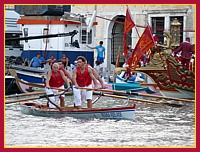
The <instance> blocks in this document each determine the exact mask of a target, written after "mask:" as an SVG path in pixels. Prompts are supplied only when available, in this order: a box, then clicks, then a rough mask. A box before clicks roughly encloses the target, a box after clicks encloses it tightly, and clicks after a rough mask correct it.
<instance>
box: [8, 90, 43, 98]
mask: <svg viewBox="0 0 200 152" xmlns="http://www.w3.org/2000/svg"><path fill="white" fill-rule="evenodd" d="M44 93H45V91H35V92H29V93H21V94H17V93H16V94H12V95H7V96H5V97H6V98H13V97H22V96H30V95H38V94H44Z"/></svg>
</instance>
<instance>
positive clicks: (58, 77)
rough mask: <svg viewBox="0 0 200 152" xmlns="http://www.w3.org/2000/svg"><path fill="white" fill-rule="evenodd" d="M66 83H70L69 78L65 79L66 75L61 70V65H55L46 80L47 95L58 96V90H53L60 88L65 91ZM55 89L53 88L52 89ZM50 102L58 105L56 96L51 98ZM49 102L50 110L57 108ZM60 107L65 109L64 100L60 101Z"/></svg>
mask: <svg viewBox="0 0 200 152" xmlns="http://www.w3.org/2000/svg"><path fill="white" fill-rule="evenodd" d="M64 82H66V83H67V82H68V80H67V78H66V77H65V74H64V72H63V71H62V70H59V64H58V63H54V64H53V66H52V70H50V71H49V72H48V75H47V79H46V83H45V85H46V88H45V91H46V94H47V95H49V94H54V95H56V94H57V93H58V90H57V89H53V88H59V89H64ZM52 87H53V88H52ZM49 100H51V102H53V103H56V96H54V97H49ZM51 102H49V104H48V106H49V108H55V106H54V105H53V104H52V103H51ZM60 106H61V107H64V106H65V103H64V100H60Z"/></svg>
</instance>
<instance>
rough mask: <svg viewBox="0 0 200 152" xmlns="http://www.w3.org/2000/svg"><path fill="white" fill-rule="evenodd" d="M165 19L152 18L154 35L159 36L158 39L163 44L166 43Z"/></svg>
mask: <svg viewBox="0 0 200 152" xmlns="http://www.w3.org/2000/svg"><path fill="white" fill-rule="evenodd" d="M164 21H165V18H164V17H152V18H151V25H152V33H153V34H155V35H157V37H158V39H159V40H160V42H161V43H164V36H163V31H164Z"/></svg>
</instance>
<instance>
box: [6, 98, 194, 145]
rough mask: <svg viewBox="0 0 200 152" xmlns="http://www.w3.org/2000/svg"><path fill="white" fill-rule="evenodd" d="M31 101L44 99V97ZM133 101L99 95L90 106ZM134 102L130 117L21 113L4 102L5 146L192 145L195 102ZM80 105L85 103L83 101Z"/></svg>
mask: <svg viewBox="0 0 200 152" xmlns="http://www.w3.org/2000/svg"><path fill="white" fill-rule="evenodd" d="M72 98H73V97H72V96H66V99H65V100H66V104H67V105H73V103H72V102H71V101H72ZM13 99H15V98H13ZM13 99H9V100H13ZM7 101H8V100H7ZM34 101H35V102H39V103H44V99H40V100H34ZM133 103H134V101H127V100H122V99H116V98H108V97H101V98H100V99H99V100H98V101H97V102H96V103H95V104H94V105H93V107H114V106H121V105H127V104H133ZM135 103H136V111H135V120H133V121H129V120H120V121H116V120H99V119H75V118H70V117H61V118H48V117H39V116H32V115H25V114H22V113H21V111H20V106H19V104H18V103H15V104H7V105H5V141H4V142H5V146H6V147H194V146H195V139H196V137H195V111H194V110H195V108H194V107H195V106H194V104H193V103H183V106H182V107H171V106H166V105H162V104H150V103H141V102H135ZM83 106H86V103H84V104H83Z"/></svg>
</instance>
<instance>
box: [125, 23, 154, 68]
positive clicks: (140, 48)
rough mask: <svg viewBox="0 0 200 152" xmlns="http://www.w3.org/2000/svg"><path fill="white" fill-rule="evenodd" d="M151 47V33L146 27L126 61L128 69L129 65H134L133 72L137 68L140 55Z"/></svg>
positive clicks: (152, 42)
mask: <svg viewBox="0 0 200 152" xmlns="http://www.w3.org/2000/svg"><path fill="white" fill-rule="evenodd" d="M152 46H154V40H153V37H152V34H151V31H150V29H149V26H147V27H146V28H145V30H144V32H143V34H142V36H141V37H140V39H139V41H138V43H137V45H136V47H135V49H134V51H133V52H132V55H131V57H130V58H129V59H128V61H127V64H128V65H129V67H131V65H132V64H134V70H135V69H136V67H137V63H138V62H139V60H140V58H141V57H142V55H143V54H145V53H146V51H147V50H148V49H149V48H151V47H152Z"/></svg>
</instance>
